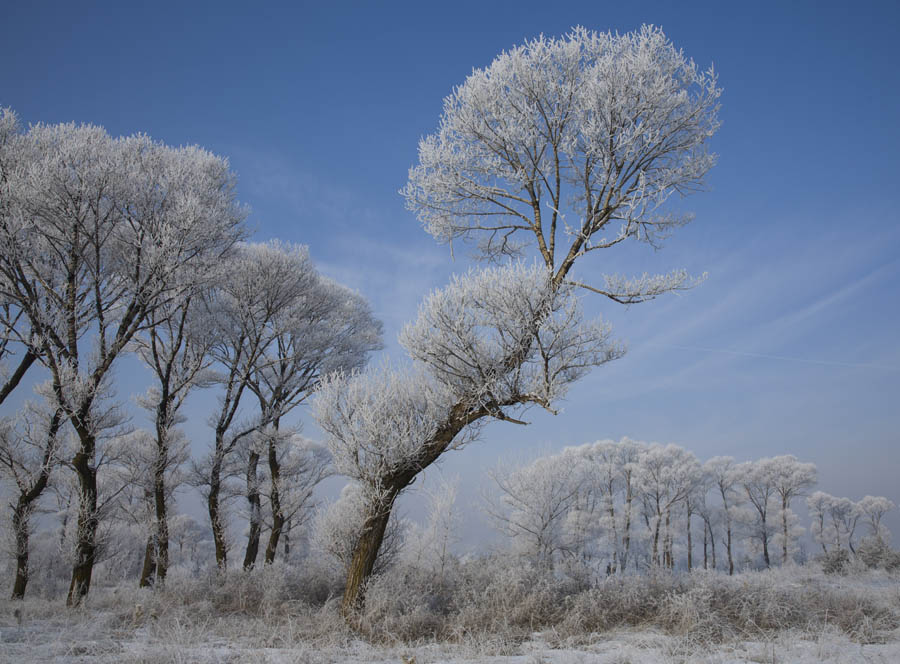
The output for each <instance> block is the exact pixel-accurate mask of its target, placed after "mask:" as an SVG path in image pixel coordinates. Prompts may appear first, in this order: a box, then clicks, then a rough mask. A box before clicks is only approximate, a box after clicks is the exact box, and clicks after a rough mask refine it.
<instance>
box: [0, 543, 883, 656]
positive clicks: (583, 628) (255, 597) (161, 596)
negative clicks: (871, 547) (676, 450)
mask: <svg viewBox="0 0 900 664" xmlns="http://www.w3.org/2000/svg"><path fill="white" fill-rule="evenodd" d="M479 568H480V569H482V571H484V574H485V575H484V576H483V577H477V578H474V579H468V577H467V576H466V574H465V573H463V572H465V569H464V570H463V572H460V573H459V574H458V575H457V576H456V577H454V583H453V584H452V587H451V588H449V589H445V591H446V593H447V594H446V595H444V596H441V595H437V594H433V589H431V590H429V588H428V586H427V584H426V583H425V582H424V581H423V580H420V581H416V577H414V576H410V575H409V573H408V570H407V572H406V573H405V575H404V574H403V573H402V570H398V571H396V572H395V573H394V574H398V575H399V576H394V575H391V574H388V575H385V576H384V577H382V578H379V579H378V580H377V582H376V583H374V584H373V585H371V586H370V589H369V602H368V605H367V611H366V613H365V614H363V616H362V618H361V620H362V622H361V625H362V629H363V630H364V631H365V634H366V636H365V637H362V636H360V634H359V633H357V632H354V631H352V630H351V629H350V628H348V627H347V625H346V624H345V623H344V621H343V620H342V619H341V618H340V615H339V611H338V605H339V595H335V594H334V593H333V592H329V593H327V597H325V598H323V599H316V598H315V596H314V594H310V593H311V590H310V587H309V584H308V582H306V583H303V582H301V580H300V579H299V577H298V578H292V577H291V568H289V567H286V566H277V565H276V566H274V567H273V568H271V569H268V568H266V569H262V570H254V571H253V572H251V573H246V574H241V573H234V574H229V575H228V577H227V579H221V578H219V577H216V576H207V577H203V576H200V577H197V576H190V575H183V576H178V575H176V576H174V577H173V578H172V579H170V582H169V583H168V584H167V586H166V588H165V590H163V591H159V592H153V591H149V590H141V591H139V590H137V589H136V588H135V587H134V584H133V582H123V583H121V584H119V585H108V586H101V587H97V588H95V589H93V590H92V592H91V595H90V596H89V597H88V599H87V601H85V602H84V604H83V605H82V606H81V607H79V608H77V609H66V608H65V606H64V601H63V599H62V598H61V597H56V596H52V597H50V598H49V599H44V598H40V597H29V598H26V600H24V601H16V602H14V601H11V600H6V599H3V600H0V663H2V664H7V663H9V664H13V663H16V664H37V663H38V662H40V663H43V662H58V663H60V664H62V663H65V664H72V663H75V662H91V663H93V662H97V663H108V664H112V663H115V664H119V663H123V662H145V663H147V664H166V663H172V664H175V663H181V662H185V663H186V662H200V663H217V662H229V663H234V664H242V663H244V662H250V663H255V662H259V663H263V662H266V663H272V664H288V663H294V662H303V663H306V662H309V663H311V664H316V663H325V662H352V663H355V664H364V663H369V662H373V663H385V664H386V663H388V662H393V663H400V662H406V663H409V662H415V664H425V663H426V662H455V663H460V662H491V663H500V662H504V663H510V664H512V663H515V664H539V663H542V662H543V663H547V664H551V663H563V664H576V663H585V664H588V663H594V662H596V663H598V664H645V663H646V664H649V663H657V662H661V663H673V664H674V663H688V662H698V663H710V664H732V663H733V664H737V663H744V662H748V663H749V662H756V663H760V664H765V663H772V664H781V663H796V664H813V663H818V662H834V663H835V664H837V663H841V664H845V663H853V662H859V663H863V662H866V663H884V664H889V663H890V664H896V663H897V662H900V577H898V575H897V574H896V573H886V572H884V571H857V572H854V573H851V574H848V575H846V576H842V575H826V574H823V573H822V572H821V570H818V569H816V568H815V567H814V566H804V567H796V568H791V569H778V570H771V571H769V572H746V573H742V574H739V575H736V576H734V577H728V576H727V575H723V574H717V573H703V572H695V573H693V574H690V575H687V574H677V573H676V574H665V575H659V576H655V577H652V578H646V577H626V578H622V579H612V580H608V581H605V582H601V583H599V584H598V585H595V586H592V587H589V588H581V589H574V590H572V591H571V592H569V591H565V590H564V589H562V588H560V587H559V586H558V585H556V582H555V581H553V580H552V579H551V580H546V579H545V580H544V582H542V581H541V580H540V578H539V577H530V576H529V574H530V573H529V572H528V570H526V569H521V568H515V567H512V568H510V567H507V568H506V569H507V571H509V572H510V574H509V575H505V574H504V573H501V571H500V568H499V567H498V568H497V569H492V568H491V567H490V564H489V563H488V562H487V561H480V563H479ZM304 592H305V593H306V594H305V595H304ZM430 592H431V593H432V594H431V595H429V593H430ZM530 625H534V626H533V627H529V626H530Z"/></svg>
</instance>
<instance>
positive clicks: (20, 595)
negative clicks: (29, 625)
mask: <svg viewBox="0 0 900 664" xmlns="http://www.w3.org/2000/svg"><path fill="white" fill-rule="evenodd" d="M25 499H26V496H24V495H20V496H19V500H18V501H16V507H15V510H14V511H13V518H12V523H13V532H14V533H15V535H16V580H15V581H14V582H13V591H12V599H24V598H25V586H27V585H28V553H29V552H28V536H29V532H28V528H29V523H28V521H29V519H28V517H29V516H30V512H31V504H30V503H28V502H26V500H25Z"/></svg>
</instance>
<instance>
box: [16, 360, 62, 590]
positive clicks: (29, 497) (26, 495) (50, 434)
mask: <svg viewBox="0 0 900 664" xmlns="http://www.w3.org/2000/svg"><path fill="white" fill-rule="evenodd" d="M33 361H34V360H33V359H32V360H31V361H29V362H28V363H27V366H25V369H27V368H28V366H30V365H31V362H33ZM25 364H26V362H25V360H24V359H23V361H22V365H25ZM22 365H20V370H21V373H23V374H24V373H25V369H22ZM20 378H21V376H20ZM62 418H63V413H62V411H61V410H56V411H55V412H54V413H53V416H52V417H51V418H50V424H49V426H48V428H47V439H46V441H45V446H44V453H43V458H42V459H41V470H40V472H39V473H38V476H37V478H36V479H35V482H34V484H32V485H31V488H30V489H28V490H25V491H21V492H20V493H19V498H18V500H17V501H16V506H15V508H13V516H12V526H13V533H15V538H16V579H15V581H14V582H13V591H12V599H24V597H25V587H26V586H27V585H28V557H29V553H30V552H29V550H28V547H29V535H30V532H29V528H30V527H31V523H30V519H31V512H32V510H33V509H34V505H35V501H37V499H38V498H40V496H41V494H42V493H43V492H44V489H46V488H47V484H48V482H49V481H50V471H51V469H52V468H51V467H52V465H53V463H54V454H55V450H56V436H57V434H58V433H59V427H60V426H61V425H62Z"/></svg>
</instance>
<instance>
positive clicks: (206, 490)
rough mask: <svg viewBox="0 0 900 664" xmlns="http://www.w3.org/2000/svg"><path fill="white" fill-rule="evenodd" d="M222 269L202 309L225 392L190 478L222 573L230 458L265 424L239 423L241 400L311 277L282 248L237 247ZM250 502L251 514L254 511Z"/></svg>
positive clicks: (299, 258) (294, 253)
mask: <svg viewBox="0 0 900 664" xmlns="http://www.w3.org/2000/svg"><path fill="white" fill-rule="evenodd" d="M220 269H221V273H220V279H219V281H218V283H217V285H216V288H214V289H213V291H212V292H211V293H210V295H209V298H208V301H207V303H206V306H207V309H208V313H209V315H208V326H209V328H210V329H211V330H212V338H213V344H212V348H211V351H210V352H211V353H212V355H213V357H214V358H215V360H216V363H217V364H216V367H215V370H216V371H215V376H214V380H215V382H216V383H217V384H218V386H219V387H220V388H221V390H222V392H221V394H220V396H219V401H218V405H217V408H216V411H215V412H213V413H212V415H211V416H210V426H211V427H212V428H213V436H214V437H213V448H212V450H211V451H210V453H209V455H208V456H207V457H206V458H205V459H203V460H202V461H201V462H200V463H199V464H195V467H194V476H195V482H196V483H197V484H198V486H199V487H200V488H201V492H202V493H203V495H204V497H205V499H206V502H207V510H208V513H209V520H210V525H211V528H212V535H213V541H214V543H215V556H216V564H217V565H218V566H219V568H220V569H223V570H224V569H225V567H226V565H227V555H228V543H227V538H226V530H225V525H226V518H225V514H224V507H225V504H224V503H225V501H224V500H223V499H224V498H226V497H229V496H230V491H229V487H228V486H227V481H228V479H229V478H231V477H234V476H235V475H236V474H237V473H238V472H239V466H238V459H236V458H235V454H234V452H235V449H236V448H237V447H238V445H239V444H246V443H248V442H250V440H251V437H253V436H254V435H255V434H256V433H257V432H258V431H259V430H260V429H261V428H262V427H264V426H265V425H266V424H268V422H267V421H265V420H264V419H263V418H264V416H265V413H258V414H257V415H256V416H253V417H243V418H242V417H241V411H240V407H241V403H242V397H243V396H244V393H245V392H246V391H248V387H249V384H250V380H251V376H252V375H253V372H254V370H255V369H256V362H257V360H258V359H259V358H260V357H261V356H262V355H263V353H264V352H265V350H266V348H268V346H269V345H270V344H272V343H273V342H274V341H275V339H276V338H277V336H278V334H279V333H280V332H281V330H280V329H279V328H278V327H276V325H275V323H276V321H278V320H279V317H280V314H281V312H282V311H283V310H284V309H287V308H289V307H290V306H291V305H292V303H293V302H294V301H295V300H297V299H298V298H301V297H302V296H303V293H304V291H305V290H306V289H307V288H309V287H310V286H311V285H312V284H313V282H314V280H315V275H314V273H313V270H312V266H311V263H310V261H309V256H308V253H307V251H306V249H305V248H302V247H283V246H282V245H280V244H279V243H268V244H241V245H238V246H237V247H235V250H234V251H233V252H232V254H231V255H230V256H229V257H228V258H227V260H226V261H224V262H223V264H222V265H221V267H220ZM257 458H258V455H257ZM245 469H246V466H245ZM254 470H255V467H254ZM248 484H249V485H250V486H251V488H252V491H251V492H250V493H252V494H253V495H254V496H255V497H257V498H258V487H257V486H256V481H255V478H252V477H251V478H248ZM223 492H225V493H224V495H223ZM250 502H251V511H253V509H254V507H256V505H254V504H253V499H251V500H250ZM261 519H262V516H261V514H260V513H259V510H256V511H255V513H253V514H251V524H253V523H256V524H257V526H258V525H259V524H260V523H261ZM251 528H252V525H251Z"/></svg>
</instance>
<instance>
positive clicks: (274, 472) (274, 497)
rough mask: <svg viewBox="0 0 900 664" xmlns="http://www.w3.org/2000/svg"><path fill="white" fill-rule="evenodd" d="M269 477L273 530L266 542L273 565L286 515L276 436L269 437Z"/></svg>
mask: <svg viewBox="0 0 900 664" xmlns="http://www.w3.org/2000/svg"><path fill="white" fill-rule="evenodd" d="M274 426H275V428H276V429H277V428H278V421H277V420H276V421H275V422H274ZM268 458H269V477H270V478H271V482H272V491H271V497H270V498H269V502H270V503H271V504H272V532H270V533H269V541H268V543H267V544H266V564H267V565H271V564H272V563H273V562H275V553H276V551H278V540H279V538H280V537H281V532H282V530H283V529H284V523H285V517H284V512H283V511H282V508H281V493H280V492H279V484H280V482H281V464H279V463H278V449H277V448H276V447H275V438H274V437H272V438H270V439H269V449H268ZM285 560H287V546H285Z"/></svg>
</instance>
